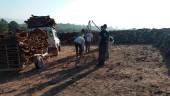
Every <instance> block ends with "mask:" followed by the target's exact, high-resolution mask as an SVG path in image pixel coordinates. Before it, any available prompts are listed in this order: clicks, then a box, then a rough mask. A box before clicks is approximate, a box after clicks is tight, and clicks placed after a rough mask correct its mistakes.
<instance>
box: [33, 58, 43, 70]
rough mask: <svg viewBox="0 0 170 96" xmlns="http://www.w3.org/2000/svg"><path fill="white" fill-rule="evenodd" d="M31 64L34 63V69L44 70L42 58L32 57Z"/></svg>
mask: <svg viewBox="0 0 170 96" xmlns="http://www.w3.org/2000/svg"><path fill="white" fill-rule="evenodd" d="M33 62H34V64H35V67H36V68H37V69H42V68H44V61H43V58H42V56H34V58H33Z"/></svg>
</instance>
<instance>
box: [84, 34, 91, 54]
mask: <svg viewBox="0 0 170 96" xmlns="http://www.w3.org/2000/svg"><path fill="white" fill-rule="evenodd" d="M84 38H85V46H86V53H88V52H90V45H91V42H92V40H93V34H92V33H91V32H90V31H88V32H87V33H85V35H84Z"/></svg>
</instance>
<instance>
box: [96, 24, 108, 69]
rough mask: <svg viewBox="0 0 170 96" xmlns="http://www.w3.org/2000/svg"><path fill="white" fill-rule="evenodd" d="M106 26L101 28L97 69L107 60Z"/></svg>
mask: <svg viewBox="0 0 170 96" xmlns="http://www.w3.org/2000/svg"><path fill="white" fill-rule="evenodd" d="M106 29H107V25H106V24H104V25H103V26H101V32H100V43H99V58H98V59H99V62H98V64H97V66H98V67H101V66H103V65H104V64H105V61H106V60H107V59H108V58H109V52H108V44H109V32H107V31H106Z"/></svg>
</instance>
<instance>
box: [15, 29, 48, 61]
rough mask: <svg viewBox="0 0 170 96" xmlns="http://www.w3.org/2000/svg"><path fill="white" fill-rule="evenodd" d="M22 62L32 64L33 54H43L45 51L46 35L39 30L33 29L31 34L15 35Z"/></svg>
mask: <svg viewBox="0 0 170 96" xmlns="http://www.w3.org/2000/svg"><path fill="white" fill-rule="evenodd" d="M16 37H17V41H18V43H19V47H20V49H21V53H22V54H21V55H22V57H23V58H22V59H23V62H25V63H26V64H30V63H32V59H33V56H34V54H43V53H45V52H46V51H47V48H48V42H47V33H46V31H43V30H41V29H34V30H33V31H32V32H30V33H29V35H28V33H26V32H22V33H17V35H16Z"/></svg>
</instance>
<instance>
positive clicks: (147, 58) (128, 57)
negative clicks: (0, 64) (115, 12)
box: [0, 45, 170, 96]
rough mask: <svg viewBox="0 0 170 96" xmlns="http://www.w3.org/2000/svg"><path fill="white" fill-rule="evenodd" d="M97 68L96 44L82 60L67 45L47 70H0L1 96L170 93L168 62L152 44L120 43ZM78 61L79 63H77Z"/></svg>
mask: <svg viewBox="0 0 170 96" xmlns="http://www.w3.org/2000/svg"><path fill="white" fill-rule="evenodd" d="M109 53H110V59H109V60H108V61H107V62H106V65H105V66H103V67H102V68H97V67H96V66H95V65H96V64H97V57H98V54H97V50H96V48H95V47H93V50H92V52H91V53H90V54H86V55H85V56H84V58H83V59H81V60H80V61H79V62H78V61H76V60H75V56H74V54H75V53H74V47H73V46H64V47H63V48H62V52H61V53H60V54H59V56H58V57H54V58H50V59H48V61H46V65H45V68H44V69H40V70H36V69H34V68H35V67H34V65H31V66H29V67H28V68H26V69H24V70H23V71H22V72H20V73H11V72H10V73H9V72H5V73H0V78H1V79H0V96H170V77H169V75H168V71H169V70H170V69H169V67H168V65H167V64H168V63H167V62H165V61H166V60H164V59H163V57H162V56H161V55H160V52H159V50H157V49H156V48H154V47H152V46H151V45H130V46H129V45H119V46H112V48H111V49H110V52H109ZM75 64H77V66H76V65H75Z"/></svg>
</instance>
